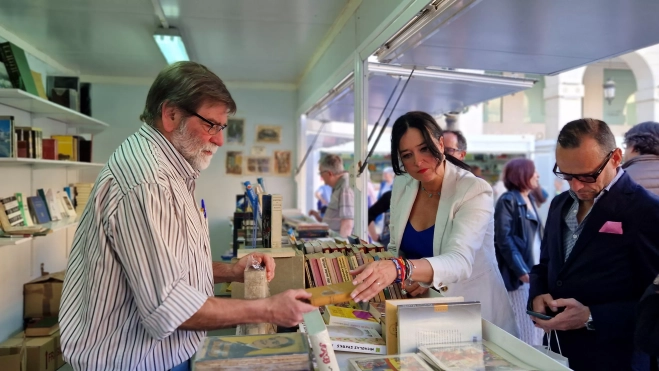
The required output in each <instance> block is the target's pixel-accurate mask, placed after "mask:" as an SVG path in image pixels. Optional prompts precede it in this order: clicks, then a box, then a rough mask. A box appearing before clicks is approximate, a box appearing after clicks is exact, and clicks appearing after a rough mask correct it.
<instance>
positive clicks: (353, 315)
mask: <svg viewBox="0 0 659 371" xmlns="http://www.w3.org/2000/svg"><path fill="white" fill-rule="evenodd" d="M323 319H325V323H326V324H328V325H339V326H353V327H358V328H370V329H373V330H375V331H377V332H378V333H382V326H381V325H380V321H379V320H377V319H375V318H373V316H372V315H371V313H370V312H368V311H366V310H361V309H352V308H342V307H337V306H334V305H328V306H326V307H325V312H324V313H323Z"/></svg>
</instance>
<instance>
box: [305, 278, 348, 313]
mask: <svg viewBox="0 0 659 371" xmlns="http://www.w3.org/2000/svg"><path fill="white" fill-rule="evenodd" d="M354 289H355V285H353V284H352V282H342V283H337V284H336V285H329V286H321V287H312V288H309V289H306V291H307V292H309V293H311V295H312V296H311V299H309V302H310V303H311V305H314V306H317V307H321V306H323V305H328V304H338V303H344V302H347V301H350V300H352V298H351V297H350V293H351V292H352V290H354Z"/></svg>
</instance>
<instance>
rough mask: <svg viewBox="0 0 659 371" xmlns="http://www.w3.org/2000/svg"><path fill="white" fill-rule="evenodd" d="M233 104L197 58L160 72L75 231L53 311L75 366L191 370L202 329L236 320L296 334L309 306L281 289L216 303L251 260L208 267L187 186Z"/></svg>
mask: <svg viewBox="0 0 659 371" xmlns="http://www.w3.org/2000/svg"><path fill="white" fill-rule="evenodd" d="M235 112H236V103H235V102H234V100H233V98H232V97H231V94H230V93H229V91H228V90H227V88H226V86H225V85H224V83H223V82H222V80H221V79H220V78H219V77H217V76H216V75H215V74H214V73H212V72H211V71H209V70H208V69H207V68H206V67H204V66H202V65H200V64H198V63H194V62H178V63H174V64H172V65H169V66H168V67H166V68H165V69H164V70H163V71H161V72H160V74H159V75H158V76H157V77H156V79H155V81H154V82H153V85H152V86H151V89H150V90H149V93H148V96H147V99H146V105H145V108H144V112H143V114H142V115H141V117H140V119H141V120H142V121H143V122H144V124H143V125H142V127H141V128H140V130H139V131H138V132H137V133H135V134H133V135H131V136H130V137H128V139H126V140H125V141H124V142H123V143H122V144H121V146H120V147H119V148H118V149H117V150H116V151H115V152H114V153H113V154H112V155H111V156H110V159H109V161H108V163H107V164H106V165H105V167H104V168H103V170H101V173H100V175H99V176H98V178H97V180H96V184H95V185H94V187H93V190H92V194H91V195H90V201H89V203H88V204H87V206H86V208H85V210H84V212H83V213H82V217H81V219H80V224H79V226H78V229H77V230H76V233H75V237H74V241H73V247H72V250H71V255H70V258H69V262H68V267H67V272H66V279H65V280H64V289H63V293H62V301H61V305H60V317H59V319H60V328H61V344H62V351H63V353H64V358H65V360H66V361H67V362H68V363H70V364H71V366H72V367H73V368H74V369H75V370H149V371H153V370H163V371H164V370H176V371H179V370H189V369H190V362H189V360H190V358H191V357H192V356H193V355H194V354H195V352H196V351H197V349H198V348H199V346H200V343H201V341H202V339H203V338H204V337H205V336H206V331H208V330H213V329H218V328H223V327H230V326H235V325H238V324H244V323H263V322H268V323H275V324H277V325H280V326H286V327H290V326H294V325H296V324H298V323H299V322H301V321H302V314H303V313H306V312H309V311H311V310H313V309H315V308H314V307H313V306H311V305H308V304H306V303H304V302H303V300H300V299H308V298H309V297H310V296H311V295H309V294H307V293H306V292H305V291H304V290H289V291H286V292H283V293H281V294H278V295H274V296H271V297H269V298H267V299H260V300H238V299H222V298H215V297H214V294H213V284H214V283H219V282H233V281H238V282H242V281H243V279H244V276H243V272H244V270H245V267H246V265H247V263H248V261H250V260H251V259H252V258H254V259H256V260H257V261H258V262H260V263H261V264H262V265H264V266H265V269H266V272H267V277H268V279H269V280H271V279H272V278H273V277H274V272H275V263H274V260H273V259H272V258H271V257H269V256H267V255H263V254H257V253H254V254H250V255H248V256H246V257H244V258H242V259H240V260H239V261H238V262H236V263H235V264H225V263H215V262H212V259H211V249H210V241H209V234H208V224H207V221H206V215H205V212H204V210H203V209H200V206H201V205H200V204H199V203H198V202H197V200H196V199H195V194H194V191H195V180H196V179H197V177H198V176H199V172H200V171H201V170H204V169H206V168H207V167H208V165H209V164H210V161H211V158H212V157H213V154H215V152H216V151H217V149H218V147H220V146H221V145H222V143H223V137H222V129H224V128H226V122H227V119H228V115H230V114H233V113H235Z"/></svg>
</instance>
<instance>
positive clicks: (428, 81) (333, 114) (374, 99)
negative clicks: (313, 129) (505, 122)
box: [309, 71, 533, 124]
mask: <svg viewBox="0 0 659 371" xmlns="http://www.w3.org/2000/svg"><path fill="white" fill-rule="evenodd" d="M444 72H445V73H447V75H450V74H454V75H455V77H456V78H427V77H418V76H414V77H412V80H410V82H409V84H408V85H407V87H406V88H405V91H404V92H403V95H402V97H401V98H400V102H398V105H397V106H396V110H395V111H394V112H393V114H391V119H390V123H393V120H396V119H397V118H398V117H400V116H402V115H403V114H405V113H407V112H409V111H424V112H427V113H429V114H431V115H432V116H439V115H442V114H444V113H447V112H452V111H458V112H459V111H461V110H462V109H463V108H464V107H467V106H469V105H473V104H477V103H481V102H484V101H487V100H490V99H494V98H497V97H502V96H505V95H508V94H512V93H516V92H519V91H522V90H525V89H527V88H529V87H531V86H532V85H533V80H529V79H517V78H504V77H500V76H492V77H493V78H494V79H497V80H498V81H500V83H495V82H490V83H485V82H475V81H467V80H468V79H466V78H465V77H468V76H469V75H472V76H474V77H476V78H478V77H479V76H487V75H478V74H466V73H452V72H446V71H444ZM398 80H399V77H398V76H392V75H390V74H382V73H370V75H369V79H368V102H369V104H368V124H374V123H375V122H376V121H377V120H378V118H379V117H380V115H381V114H382V111H383V109H384V108H385V106H386V104H387V101H388V100H389V97H390V96H391V94H392V91H393V90H394V88H396V93H395V94H394V95H393V99H391V103H390V104H389V106H388V108H387V110H386V112H385V115H384V116H383V118H382V120H381V121H380V123H383V122H384V120H385V119H386V117H387V116H389V115H390V113H391V110H392V108H393V106H394V102H395V101H396V100H397V99H398V96H399V95H400V92H401V91H402V88H403V86H404V83H405V79H402V80H401V83H400V84H397V82H398ZM513 83H514V84H513ZM309 116H310V117H311V118H313V119H316V120H329V121H340V122H354V93H353V86H352V85H351V86H349V87H348V88H346V89H345V90H344V91H341V92H339V93H338V94H337V98H335V99H333V100H331V101H330V102H329V103H328V104H327V105H326V106H325V107H324V108H322V109H321V110H319V111H318V112H317V113H316V112H312V113H310V115H309Z"/></svg>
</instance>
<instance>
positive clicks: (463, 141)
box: [444, 130, 467, 152]
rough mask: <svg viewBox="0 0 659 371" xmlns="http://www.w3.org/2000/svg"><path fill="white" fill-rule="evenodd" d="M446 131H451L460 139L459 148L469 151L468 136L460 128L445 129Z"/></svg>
mask: <svg viewBox="0 0 659 371" xmlns="http://www.w3.org/2000/svg"><path fill="white" fill-rule="evenodd" d="M446 133H451V134H453V135H455V137H456V138H457V139H458V150H460V151H465V152H466V151H467V138H465V136H464V135H463V134H462V132H461V131H460V130H444V134H446Z"/></svg>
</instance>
